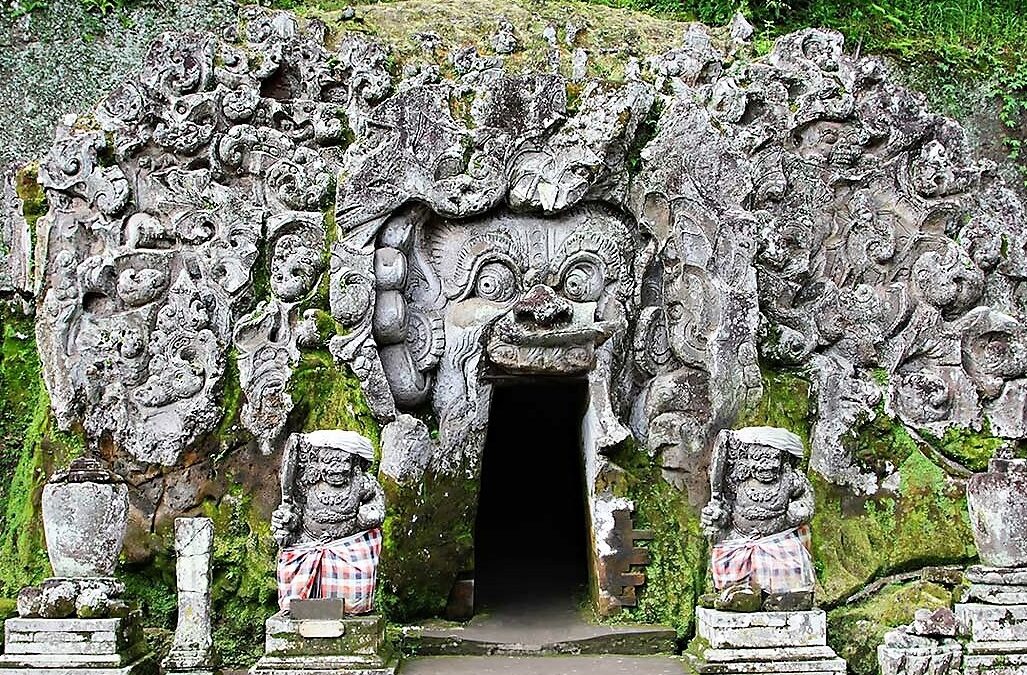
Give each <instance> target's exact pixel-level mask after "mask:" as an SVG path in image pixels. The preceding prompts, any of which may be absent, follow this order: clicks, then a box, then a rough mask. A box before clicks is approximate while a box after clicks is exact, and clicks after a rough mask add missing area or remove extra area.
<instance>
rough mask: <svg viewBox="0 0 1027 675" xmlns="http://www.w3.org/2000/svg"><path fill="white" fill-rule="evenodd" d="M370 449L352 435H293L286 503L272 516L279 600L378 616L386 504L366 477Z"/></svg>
mask: <svg viewBox="0 0 1027 675" xmlns="http://www.w3.org/2000/svg"><path fill="white" fill-rule="evenodd" d="M373 459H374V450H373V449H372V447H371V442H370V441H369V440H368V439H367V438H365V437H363V436H361V435H360V434H358V433H355V432H353V431H341V430H324V431H314V432H312V433H309V434H293V435H292V436H291V437H290V438H289V441H288V444H287V445H286V448H285V453H284V455H283V457H282V503H281V505H280V506H279V507H278V508H277V509H276V510H275V512H274V513H273V514H272V516H271V527H272V529H273V531H274V535H275V539H276V540H277V541H278V544H279V546H281V547H282V550H281V552H280V553H279V556H278V600H279V605H280V606H281V608H282V609H283V610H286V609H289V605H290V603H291V602H292V601H293V600H306V599H318V598H320V599H325V598H341V599H342V600H343V602H344V608H345V613H346V614H364V613H367V612H369V611H371V609H372V608H373V603H374V586H375V578H376V572H377V568H378V557H379V554H380V552H381V541H382V537H381V530H380V529H379V528H380V527H381V525H382V521H383V520H384V519H385V496H384V493H383V492H382V487H381V485H380V484H379V483H378V481H377V480H376V479H375V478H374V476H372V475H370V474H369V473H367V470H368V468H370V466H371V462H372V460H373Z"/></svg>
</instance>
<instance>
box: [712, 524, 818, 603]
mask: <svg viewBox="0 0 1027 675" xmlns="http://www.w3.org/2000/svg"><path fill="white" fill-rule="evenodd" d="M710 566H711V567H712V568H713V585H714V586H715V587H716V588H717V590H721V589H722V588H725V587H727V586H730V585H732V584H736V583H738V582H741V581H745V580H746V579H751V581H752V583H753V584H755V585H756V586H758V587H759V588H761V589H763V590H764V591H767V592H769V593H784V592H788V591H805V590H811V589H812V588H813V556H812V555H810V528H809V525H800V526H799V527H796V528H793V529H791V530H785V531H784V532H779V533H777V534H772V535H770V536H767V537H762V538H760V539H737V540H730V541H725V542H723V543H720V544H717V545H716V546H714V547H713V551H712V553H711V555H710Z"/></svg>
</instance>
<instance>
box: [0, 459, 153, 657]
mask: <svg viewBox="0 0 1027 675" xmlns="http://www.w3.org/2000/svg"><path fill="white" fill-rule="evenodd" d="M127 513H128V487H127V486H126V485H125V484H124V482H123V481H122V480H121V479H120V478H119V477H118V476H116V475H115V474H113V473H112V472H110V471H109V470H108V469H107V468H106V467H105V466H104V464H103V462H102V461H100V460H99V459H96V458H93V457H81V458H79V459H76V460H75V461H74V462H72V463H71V466H70V467H69V469H68V471H66V472H62V473H58V474H56V475H54V476H53V477H52V478H51V479H50V480H49V481H48V482H47V484H46V486H45V487H44V488H43V529H44V531H45V534H46V545H47V554H48V556H49V559H50V565H51V567H52V568H53V571H54V576H53V577H51V578H49V579H46V580H44V581H43V583H42V584H40V585H39V586H32V587H28V588H23V589H22V590H21V592H20V593H19V594H18V618H14V619H8V620H7V621H5V622H4V653H3V654H2V655H0V675H40V674H46V673H49V674H51V675H74V674H75V673H81V674H82V675H152V674H153V673H155V672H156V670H157V664H156V661H155V659H154V658H153V655H152V654H151V653H150V650H149V648H148V647H147V645H146V640H145V639H144V637H143V631H142V628H141V625H140V615H139V611H138V610H137V609H136V608H135V607H134V606H133V605H131V604H130V603H128V602H126V601H125V600H124V599H123V595H124V593H125V585H124V584H123V583H122V582H121V581H119V580H118V579H116V578H115V577H114V569H115V567H116V565H117V560H118V555H119V554H120V553H121V546H122V542H123V540H124V535H125V526H126V519H127Z"/></svg>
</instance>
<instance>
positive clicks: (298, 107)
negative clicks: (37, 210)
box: [5, 8, 1027, 597]
mask: <svg viewBox="0 0 1027 675" xmlns="http://www.w3.org/2000/svg"><path fill="white" fill-rule="evenodd" d="M245 14H246V16H245V19H246V20H245V21H244V22H243V23H242V25H241V26H240V27H237V28H232V29H230V30H229V31H227V32H226V34H225V35H223V36H221V37H220V38H215V37H213V36H210V35H196V34H188V33H186V34H177V35H165V36H163V37H162V38H160V39H159V40H157V41H156V42H155V43H154V44H153V46H152V48H151V50H150V53H149V55H148V56H147V58H146V60H145V62H144V64H143V65H142V68H141V70H140V72H139V74H138V75H137V76H136V77H133V78H130V79H129V80H127V81H126V82H124V83H123V84H122V85H121V86H119V87H118V88H117V89H116V90H115V91H113V92H112V93H111V95H110V96H108V97H107V99H105V100H104V101H103V102H101V104H100V105H99V107H98V108H97V110H96V113H95V115H94V116H93V117H92V118H88V119H82V120H77V121H68V123H67V124H66V125H64V127H62V128H61V129H60V130H59V133H58V138H57V140H56V142H55V144H54V147H53V149H52V151H51V153H50V154H49V156H48V157H46V158H45V159H44V160H43V161H42V163H41V166H40V180H41V182H42V184H43V186H44V188H45V189H46V192H47V198H48V201H49V204H50V207H51V208H50V212H49V214H48V215H47V216H46V217H44V218H42V219H41V220H40V221H39V224H38V230H39V231H38V233H37V235H38V236H37V237H36V241H37V247H36V248H37V250H36V252H35V253H36V259H37V260H38V261H39V264H38V265H37V266H36V268H37V269H36V271H37V273H38V274H39V280H38V284H37V285H38V286H39V287H40V288H41V289H42V292H41V294H40V297H39V298H38V304H39V314H38V316H39V320H38V322H37V332H38V344H39V347H40V351H41V356H42V360H43V364H44V373H45V378H46V382H47V386H48V389H49V391H50V395H51V399H52V401H53V404H54V408H55V411H56V414H57V419H58V420H59V422H60V423H61V424H62V425H63V426H69V425H71V424H73V423H77V422H79V423H82V425H83V426H84V428H85V430H86V432H87V433H88V434H89V436H90V437H92V438H94V439H95V438H102V437H110V438H111V439H113V440H114V441H115V442H116V443H117V444H119V445H120V446H122V447H124V448H125V449H127V451H128V452H129V453H131V454H132V455H133V456H135V457H136V458H137V459H140V460H144V461H147V462H155V463H162V464H175V463H176V462H177V461H178V460H179V458H180V457H181V456H182V453H183V451H184V450H185V449H186V448H188V447H189V446H190V445H191V444H192V443H193V442H194V441H196V440H197V439H198V438H199V437H201V436H202V435H204V434H205V433H208V432H210V431H211V430H212V429H214V427H215V425H216V424H217V423H218V421H219V418H220V415H221V411H220V406H219V403H220V397H221V395H222V389H223V387H224V379H225V373H226V372H228V371H229V368H228V359H229V355H230V354H232V355H233V356H234V358H235V360H236V363H237V365H238V373H239V380H240V384H241V387H242V391H243V394H244V402H243V408H242V411H241V416H240V419H241V422H242V424H243V425H245V426H246V427H247V428H248V429H249V430H250V431H252V432H253V434H254V436H255V437H256V438H258V439H260V441H261V447H262V449H263V450H264V451H265V452H268V451H270V448H271V447H273V446H274V444H275V441H276V440H277V439H279V438H281V437H282V436H283V435H284V434H285V433H286V432H288V431H292V430H291V429H287V426H288V419H289V413H290V411H291V409H292V405H293V402H292V399H291V396H290V392H289V381H290V377H291V374H292V370H293V367H294V366H295V364H296V362H297V359H298V358H299V353H300V351H299V349H300V347H302V348H316V347H318V346H323V344H322V342H323V340H324V338H323V337H322V336H321V335H320V333H319V330H318V327H319V325H324V323H325V320H326V319H327V317H326V316H324V315H323V314H321V313H319V312H322V311H324V310H328V312H329V313H330V315H331V318H332V319H333V320H334V322H335V325H336V328H337V330H336V331H335V334H334V335H333V336H331V337H330V339H329V340H328V344H327V346H328V348H329V350H330V352H331V354H332V355H333V356H334V358H335V359H336V361H337V362H338V363H340V364H345V365H347V366H348V367H349V368H350V369H351V370H352V372H353V373H354V374H355V375H356V377H357V378H358V379H359V381H360V384H361V387H362V390H363V394H364V398H365V400H366V402H367V405H368V407H369V408H370V410H371V412H372V413H373V415H374V416H375V418H376V419H377V421H378V422H379V423H380V424H381V425H382V427H383V428H384V433H383V439H384V440H383V445H384V446H385V447H384V448H383V454H384V457H383V464H382V466H383V472H384V473H385V474H386V475H388V476H390V477H391V478H393V479H395V480H396V481H397V482H399V483H402V484H405V485H410V484H416V482H417V481H418V480H419V479H420V478H421V476H422V475H424V474H425V473H428V472H442V473H447V472H448V473H450V474H453V473H455V472H456V471H458V470H459V471H464V472H466V474H467V475H468V476H471V477H473V476H475V475H476V474H475V472H476V471H477V470H478V468H479V464H478V462H479V460H480V455H481V452H482V449H483V444H484V438H485V430H486V427H487V424H488V414H489V404H490V397H491V386H492V382H493V381H494V380H495V379H497V378H515V377H526V376H527V377H537V376H560V377H573V378H581V379H583V380H587V382H588V396H589V406H588V412H587V413H586V418H585V421H584V426H585V433H584V434H583V438H584V439H585V446H586V447H585V449H584V455H585V464H586V467H587V472H588V481H589V482H588V489H589V490H590V491H591V492H590V494H589V500H590V508H591V509H592V517H593V518H592V522H593V526H594V528H595V530H596V531H595V532H594V533H593V535H594V536H593V537H592V539H593V541H594V542H605V541H607V540H608V539H609V536H608V535H610V536H612V533H613V529H612V528H613V527H614V526H613V520H612V519H611V518H601V517H600V515H601V514H600V511H601V508H605V507H602V505H603V504H608V503H609V500H610V499H613V498H614V496H613V495H612V493H609V490H607V491H606V492H605V493H604V492H603V491H604V490H605V489H606V488H604V487H602V486H604V485H608V483H606V482H604V481H600V480H598V479H597V477H599V476H601V475H602V474H603V473H604V472H606V471H614V472H615V470H616V468H615V467H613V466H612V465H613V463H612V462H611V461H610V460H609V459H608V458H607V457H606V455H607V454H609V451H610V450H611V448H614V447H615V446H617V445H618V444H619V443H622V442H623V441H625V440H627V439H628V438H629V437H633V440H634V441H637V442H638V444H639V445H640V446H642V447H644V448H645V450H646V451H648V453H649V454H650V455H651V456H652V458H653V461H654V462H656V463H658V464H659V466H660V467H661V468H662V470H663V475H664V477H665V478H666V479H667V480H668V481H669V482H670V483H672V484H673V485H674V486H676V487H678V488H679V489H681V490H684V491H686V492H687V494H688V497H689V499H690V500H691V501H693V502H694V503H696V504H702V503H705V502H706V500H707V498H708V497H709V490H710V486H709V483H708V480H707V477H708V465H709V462H710V451H711V449H712V447H713V444H714V439H715V438H716V436H717V434H718V432H720V431H721V430H722V429H724V428H729V427H732V426H735V425H736V422H737V421H738V419H739V417H740V415H741V414H742V412H743V411H745V410H746V409H747V408H750V407H751V406H754V405H755V404H756V403H757V402H758V401H759V399H760V396H761V393H762V384H761V382H762V380H761V372H760V368H759V363H760V361H761V360H763V361H764V362H766V363H771V364H780V365H787V366H790V367H797V368H800V369H804V370H805V371H806V372H807V373H808V375H809V377H810V379H811V380H812V382H813V385H814V386H813V394H814V397H815V399H816V400H815V403H816V405H815V406H813V408H814V409H815V411H816V419H815V420H814V426H813V431H812V439H811V445H812V456H811V459H810V465H811V468H812V469H813V470H814V471H816V472H819V473H820V474H822V475H823V476H824V477H826V478H827V479H828V480H830V481H833V482H835V483H837V484H840V485H844V486H847V487H849V488H851V489H853V490H855V491H858V492H862V493H873V492H874V491H876V490H877V489H878V487H879V486H880V485H881V483H882V479H883V478H884V477H883V476H880V475H878V474H877V473H875V470H874V469H873V468H871V467H867V466H864V465H863V464H861V463H860V461H859V460H858V459H857V458H856V457H854V456H853V453H852V451H851V449H850V448H848V447H846V443H845V442H844V440H845V435H846V434H847V433H849V431H850V430H852V429H853V428H854V427H858V426H859V425H860V424H862V423H864V422H866V421H867V420H869V419H870V418H872V417H873V416H874V415H877V414H882V413H886V414H889V415H893V416H895V417H897V418H898V419H899V420H900V421H901V422H903V423H904V424H906V425H907V426H908V427H909V428H911V429H914V430H917V431H923V432H928V433H930V434H931V435H934V436H939V435H943V434H944V433H945V431H946V430H948V429H950V428H952V427H954V426H955V427H970V428H973V429H981V428H983V427H984V425H985V424H989V425H990V426H989V428H990V432H991V433H993V434H997V435H999V436H1003V437H1008V438H1023V437H1024V436H1027V413H1025V410H1027V325H1025V317H1024V311H1025V310H1024V299H1025V297H1027V285H1025V284H1024V280H1025V278H1027V234H1025V232H1027V228H1025V227H1024V214H1023V208H1022V206H1021V205H1020V203H1019V202H1018V201H1017V199H1016V198H1015V197H1014V196H1013V194H1012V193H1011V192H1009V191H1008V190H1007V189H1006V188H1005V187H1003V186H1002V184H1001V182H1000V181H999V179H998V178H996V177H995V176H994V175H993V172H992V169H991V166H990V165H989V164H988V163H986V162H980V161H977V160H975V159H974V157H973V153H972V149H971V148H970V146H969V143H968V140H967V138H966V136H965V134H964V133H963V131H962V130H961V129H960V128H959V127H958V125H956V124H955V123H953V122H952V121H950V120H947V119H945V118H943V117H941V116H938V115H935V114H933V113H931V112H930V111H929V110H928V109H927V108H926V106H925V104H924V102H923V101H922V100H921V99H920V98H918V97H917V96H915V95H914V94H912V93H910V92H908V91H906V90H905V89H903V88H901V87H899V86H897V85H895V84H894V83H893V82H891V81H890V80H889V77H888V73H887V72H886V70H885V68H884V67H883V65H882V64H881V63H879V62H878V61H876V60H874V59H868V58H854V57H851V56H849V55H846V54H845V53H844V51H843V48H842V47H843V45H842V42H841V37H840V36H839V35H837V34H835V33H832V32H827V31H819V30H806V31H800V32H798V33H793V34H791V35H788V36H784V37H782V38H780V39H779V40H778V41H777V43H776V45H775V47H774V49H773V50H772V51H771V53H770V54H768V55H767V56H765V57H762V58H758V59H752V60H748V61H744V62H743V61H742V60H740V59H738V58H737V56H738V54H739V53H741V52H744V51H745V50H746V47H745V44H744V43H745V40H746V39H748V38H747V37H746V36H748V35H749V34H750V33H751V31H749V30H746V27H745V26H744V25H741V24H739V25H737V26H735V27H734V29H733V30H734V32H733V33H732V36H733V37H731V38H730V42H729V43H726V42H724V40H723V39H721V38H717V37H715V36H714V35H713V34H712V33H711V32H710V31H708V30H707V29H705V28H703V27H701V26H699V25H692V26H690V27H689V28H688V29H687V31H686V32H685V34H684V39H683V41H682V44H681V46H680V47H678V48H676V49H673V50H671V51H670V52H668V53H667V54H663V55H659V56H653V57H650V58H648V59H647V60H646V61H645V65H644V67H642V66H639V64H638V63H632V64H630V65H631V67H629V68H626V75H625V81H624V82H620V83H613V82H602V83H599V82H594V81H589V80H587V78H586V80H585V81H584V83H583V84H581V85H578V84H575V85H574V86H572V87H571V88H570V91H571V92H572V93H574V94H575V96H573V97H572V99H571V101H570V102H569V101H568V82H567V81H566V80H565V78H564V77H563V76H562V75H560V74H558V72H559V69H553V71H552V72H521V73H520V74H513V73H512V72H510V71H509V70H508V69H506V68H505V66H504V64H505V59H506V58H507V56H508V51H509V50H510V49H513V50H516V49H517V44H518V41H521V40H526V39H527V38H528V36H525V35H520V36H512V35H511V34H510V33H509V31H507V30H506V28H504V27H502V26H500V32H499V34H497V40H496V42H495V43H494V46H495V47H496V52H497V54H496V55H495V56H491V55H490V56H483V55H481V54H479V53H478V52H477V50H476V49H475V48H474V47H464V48H460V49H457V50H454V51H453V52H452V53H450V54H449V55H448V56H447V57H446V58H447V59H448V61H447V62H448V64H449V66H451V67H452V69H451V70H448V69H447V70H446V71H445V72H451V73H452V77H444V76H443V75H442V73H443V72H444V71H443V69H441V68H440V67H439V64H437V63H428V62H423V63H422V62H419V61H417V59H419V58H422V57H421V56H412V57H410V59H411V62H410V63H407V64H405V66H406V67H405V68H404V69H403V76H402V77H400V76H399V75H398V74H396V73H390V71H389V70H388V69H387V68H386V65H387V64H388V63H389V62H390V59H389V50H388V47H386V46H384V45H382V44H379V43H377V42H374V41H371V40H368V39H366V38H365V37H363V36H362V35H359V34H356V33H351V32H350V33H347V32H343V33H341V34H338V35H333V36H331V39H327V38H328V36H327V28H326V26H324V25H323V24H321V23H320V22H318V21H316V20H311V21H309V22H306V23H304V24H302V25H300V23H298V21H297V20H296V19H295V18H293V17H291V16H289V15H287V14H284V13H280V12H277V13H276V12H265V11H264V10H260V9H257V8H250V9H247V10H245ZM513 38H516V39H513ZM725 39H726V38H725ZM429 51H431V50H429ZM556 57H557V58H559V55H558V54H557V55H556ZM423 58H424V59H426V60H430V57H429V56H427V55H425V56H423ZM431 58H434V57H431ZM576 70H577V71H581V72H578V73H577V75H583V74H587V71H583V69H582V68H577V69H576ZM8 192H9V190H8ZM5 194H6V193H5ZM328 210H331V215H332V216H334V225H333V229H332V230H328V229H326V226H325V213H326V211H328ZM329 220H330V219H329ZM329 242H330V243H329ZM326 274H327V279H325V277H324V275H326ZM322 282H324V283H322ZM325 288H326V289H327V295H328V302H327V304H325V303H324V302H323V295H322V293H323V292H324V290H325ZM426 421H428V422H437V423H438V433H437V434H436V433H434V432H429V431H428V428H429V424H428V423H426ZM433 431H434V430H433ZM600 493H602V494H600ZM621 506H623V508H625V509H627V510H628V511H630V508H631V505H630V504H627V505H620V506H619V507H618V508H620V507H621ZM604 528H605V529H604ZM597 546H599V544H597ZM596 555H597V557H599V558H601V557H603V555H604V554H603V553H602V551H597V552H596ZM606 590H607V591H609V592H610V593H611V597H613V596H615V595H616V594H617V593H614V592H613V591H612V590H611V589H606ZM618 593H619V592H618Z"/></svg>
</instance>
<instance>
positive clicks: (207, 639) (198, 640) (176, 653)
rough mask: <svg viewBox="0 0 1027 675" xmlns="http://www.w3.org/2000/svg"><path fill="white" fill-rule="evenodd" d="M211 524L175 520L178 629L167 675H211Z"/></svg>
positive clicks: (201, 520) (200, 520) (204, 520)
mask: <svg viewBox="0 0 1027 675" xmlns="http://www.w3.org/2000/svg"><path fill="white" fill-rule="evenodd" d="M213 551H214V523H213V521H211V519H210V518H178V519H176V520H175V552H176V553H177V554H178V560H177V563H176V566H175V576H176V578H177V581H178V625H177V627H176V628H175V638H174V641H173V642H172V643H171V652H170V653H169V654H168V656H167V658H166V659H164V662H163V664H162V665H163V667H164V671H165V672H166V673H192V674H196V675H206V674H210V673H213V670H214V654H213V636H212V634H211V622H210V576H211V554H212V553H213Z"/></svg>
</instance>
